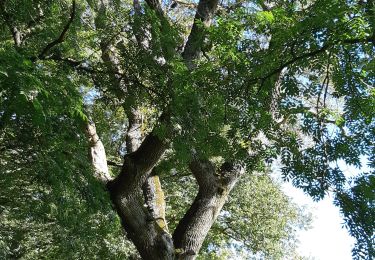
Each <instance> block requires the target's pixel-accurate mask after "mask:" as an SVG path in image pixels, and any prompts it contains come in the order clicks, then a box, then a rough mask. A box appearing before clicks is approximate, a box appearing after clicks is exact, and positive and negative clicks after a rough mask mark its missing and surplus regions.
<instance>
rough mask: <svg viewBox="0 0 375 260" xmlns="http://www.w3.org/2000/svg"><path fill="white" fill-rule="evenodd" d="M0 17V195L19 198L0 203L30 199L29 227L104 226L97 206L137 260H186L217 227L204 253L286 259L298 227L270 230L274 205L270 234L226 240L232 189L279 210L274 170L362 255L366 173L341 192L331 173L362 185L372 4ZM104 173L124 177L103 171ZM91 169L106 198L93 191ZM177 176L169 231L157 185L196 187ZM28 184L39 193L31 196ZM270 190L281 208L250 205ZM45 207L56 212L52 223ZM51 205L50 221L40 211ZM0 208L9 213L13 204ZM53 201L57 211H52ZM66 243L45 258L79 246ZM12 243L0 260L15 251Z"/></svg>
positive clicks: (265, 4) (104, 5)
mask: <svg viewBox="0 0 375 260" xmlns="http://www.w3.org/2000/svg"><path fill="white" fill-rule="evenodd" d="M176 4H177V6H176ZM0 8H1V9H0V10H1V19H2V27H1V31H2V32H3V33H2V36H1V37H2V38H1V56H0V58H1V65H0V80H1V86H2V90H1V96H0V98H1V105H0V117H1V118H0V120H1V121H0V122H1V125H0V128H1V130H2V131H1V137H0V138H1V140H2V145H1V150H2V161H1V162H2V163H1V164H2V168H3V169H4V170H3V171H2V172H4V173H5V174H3V175H4V178H3V179H4V181H3V182H2V184H3V186H5V185H7V183H10V182H15V181H16V180H17V182H19V183H22V182H24V183H25V185H24V186H20V187H16V186H14V185H12V186H11V188H10V189H8V190H7V192H6V193H5V194H7V193H8V194H9V193H12V192H15V191H17V188H18V189H19V188H20V189H22V188H23V187H26V186H27V185H31V186H27V187H30V189H31V190H32V192H31V193H30V195H28V196H29V199H27V200H24V199H25V198H26V197H25V198H23V199H22V200H18V203H19V204H20V205H21V206H22V207H23V206H25V203H26V202H27V203H29V201H31V200H33V199H34V200H36V201H37V202H36V205H40V210H41V211H40V214H42V212H52V214H53V218H52V219H48V218H47V219H45V220H44V221H45V223H43V222H40V221H37V223H38V224H40V225H42V226H43V227H47V226H48V224H51V225H52V224H53V223H54V221H55V220H56V219H57V220H59V221H58V222H59V223H60V224H61V223H64V222H63V220H64V219H66V217H64V214H68V213H67V212H69V211H68V210H67V209H68V208H70V209H72V206H71V205H76V206H75V207H74V208H76V209H77V212H80V214H78V215H76V216H75V217H74V218H71V219H69V223H74V224H72V226H71V227H72V228H73V227H81V226H82V225H83V224H84V223H90V221H94V222H95V221H96V222H95V223H97V224H99V223H105V222H106V221H108V220H109V219H113V218H114V215H113V213H112V212H111V210H109V209H108V210H104V211H98V212H97V214H98V215H100V217H101V218H102V221H100V220H98V219H97V218H95V214H94V213H92V211H95V209H97V208H98V207H102V206H103V207H107V208H108V204H105V203H104V202H103V203H104V204H102V203H98V201H100V200H104V201H105V199H106V198H107V199H108V197H109V198H110V200H111V201H112V204H113V206H114V207H115V209H116V212H117V213H118V216H119V217H120V219H121V225H122V227H123V228H124V230H125V231H126V235H127V237H128V238H129V239H130V240H131V241H132V242H133V243H134V245H135V247H136V248H137V250H138V252H139V253H140V255H141V257H143V258H145V259H173V258H182V259H194V258H195V257H196V256H197V254H198V252H199V250H200V248H201V247H202V245H203V242H204V240H205V238H206V236H207V234H208V231H209V230H210V229H211V227H212V225H213V223H214V222H215V221H216V219H217V218H218V217H219V216H220V217H219V221H218V223H217V225H216V226H214V227H213V231H214V232H213V233H214V234H215V235H214V237H212V239H210V240H209V241H207V242H208V243H212V246H207V245H206V253H210V248H214V247H215V243H216V245H218V244H217V242H215V241H218V240H219V241H222V239H220V238H218V240H215V239H217V237H220V235H218V234H220V232H221V233H224V234H225V235H226V236H227V237H231V239H234V240H238V241H241V242H242V243H243V245H245V246H247V247H248V249H250V250H251V251H252V252H253V253H254V254H256V253H257V252H262V253H263V254H264V255H265V256H267V255H268V256H273V257H277V256H279V254H280V252H281V251H282V250H280V249H278V248H277V247H273V246H274V245H281V246H282V245H283V244H275V241H279V242H280V241H283V240H284V241H285V239H286V241H288V240H287V237H286V235H287V234H286V233H285V232H286V231H287V230H288V229H289V228H290V227H291V225H292V226H293V223H294V225H295V223H296V222H293V221H295V220H296V219H298V217H297V218H296V217H293V215H295V213H291V212H293V207H292V208H277V209H276V210H277V212H280V214H281V215H282V216H284V219H285V221H286V222H285V224H283V225H276V224H272V221H271V220H272V219H274V217H272V216H270V214H269V211H268V210H269V208H268V207H269V206H271V208H272V205H277V203H276V204H272V203H273V202H272V203H270V202H267V203H266V204H267V207H265V208H264V209H262V214H264V216H265V217H264V219H267V220H270V221H269V222H267V223H266V224H264V223H262V226H263V228H258V227H256V226H255V224H254V225H253V226H251V227H248V229H247V230H244V231H243V232H244V233H240V234H238V232H236V230H235V226H243V225H244V223H245V222H241V220H240V219H237V218H235V217H236V216H238V214H243V213H241V212H238V209H237V208H236V206H235V205H242V206H243V208H244V211H246V210H247V209H248V208H249V207H251V205H253V204H256V203H251V204H249V201H244V200H246V199H248V198H244V197H240V196H239V195H238V194H237V195H234V198H233V200H232V204H228V207H227V209H224V211H221V210H222V207H223V205H224V203H225V201H226V200H227V199H228V196H230V193H231V190H232V189H233V188H234V186H235V185H236V183H237V182H238V181H239V180H240V178H243V179H244V183H242V184H240V185H242V186H240V187H243V189H244V191H246V193H247V192H248V191H249V189H250V190H251V186H249V185H252V184H253V183H256V184H257V185H255V186H254V188H255V187H256V189H259V190H258V191H259V192H260V193H258V194H261V195H257V196H255V197H254V198H253V199H254V200H255V201H256V202H259V201H261V200H262V199H264V198H268V199H269V198H273V199H274V202H278V203H284V205H288V202H287V201H285V198H283V197H282V196H281V197H280V191H279V190H278V189H277V188H276V187H275V186H273V184H272V182H271V181H270V180H269V177H267V175H265V174H266V173H267V164H269V163H270V162H272V161H273V160H275V159H276V158H280V160H281V162H282V164H283V166H282V172H283V176H284V178H285V179H286V180H291V181H292V182H293V184H294V185H295V186H297V187H300V188H302V189H303V190H304V191H305V192H306V193H308V194H310V195H311V196H312V197H313V198H314V199H316V200H318V199H321V198H323V197H324V195H325V194H326V193H327V192H329V191H331V192H332V193H333V194H334V195H335V201H336V204H337V205H339V206H340V208H341V210H342V213H343V215H344V217H345V221H346V225H347V227H348V228H349V230H350V233H351V234H352V235H353V236H354V237H356V239H357V244H356V247H355V248H354V250H353V255H354V256H356V257H358V258H361V257H362V258H369V259H370V258H371V257H372V256H373V255H374V248H373V244H374V243H373V242H374V241H373V240H374V234H373V230H374V223H375V222H374V219H373V216H374V214H373V213H374V192H373V190H374V176H373V173H370V172H369V173H363V174H360V175H359V176H357V177H356V178H354V179H353V180H352V181H351V180H346V178H345V176H344V174H343V173H342V171H341V169H340V168H339V167H338V162H340V161H344V162H345V163H347V164H352V165H355V166H357V167H360V166H361V164H360V158H361V157H365V158H366V160H367V161H368V163H369V166H370V169H371V170H372V169H373V168H374V97H375V92H374V88H373V84H374V69H373V68H374V60H373V57H374V19H373V17H374V15H373V12H374V3H373V1H345V2H343V1H326V0H317V1H275V2H272V1H235V2H231V1H228V2H222V3H219V2H218V1H216V0H201V1H199V2H198V3H194V2H182V1H178V2H173V3H170V2H163V3H162V2H159V1H151V0H149V1H146V2H145V3H141V2H139V1H137V0H135V1H134V2H132V3H129V2H126V1H103V0H102V1H74V0H73V1H72V2H70V1H59V2H54V1H22V5H21V4H20V2H19V1H4V0H3V1H0ZM66 10H69V11H68V12H67V11H66ZM327 10H330V11H329V12H327ZM64 11H65V12H64ZM113 117H115V118H113ZM111 118H112V119H111ZM94 121H95V122H96V123H97V128H96V126H95V124H94V123H93V122H94ZM97 129H98V131H97ZM99 136H102V138H100V137H99ZM85 138H86V140H87V141H88V143H87V144H88V146H89V158H90V159H91V160H90V161H87V162H86V161H85V159H81V160H77V159H78V158H84V156H83V155H84V154H85V153H84V152H83V149H84V148H85V146H86V145H85V144H86V143H85V141H84V140H85ZM103 143H104V145H103ZM104 147H105V148H107V150H105V149H104ZM14 158H16V159H14ZM108 159H111V165H115V166H114V167H117V166H116V165H118V164H119V165H120V167H117V168H119V169H118V170H115V169H113V170H112V171H109V170H108V165H107V160H108ZM72 161H74V162H75V163H72ZM89 164H91V167H92V168H89V167H88V165H89ZM28 165H31V167H28ZM48 169H51V171H56V172H59V173H60V174H51V173H50V171H49V170H48ZM90 169H92V173H93V174H92V175H91V176H92V177H95V179H96V180H97V181H98V183H101V184H102V185H103V187H106V191H103V190H101V189H100V188H99V187H100V186H99V187H98V186H97V185H99V184H97V185H94V184H93V181H92V180H90V178H91V177H89V174H88V173H90ZM27 172H30V173H34V174H35V176H36V177H35V179H34V178H28V177H30V176H28V175H26V176H25V173H27ZM75 172H80V173H82V176H81V175H77V174H73V173H75ZM187 173H189V174H191V175H190V178H191V177H194V178H195V181H196V182H195V187H196V190H197V194H196V196H195V198H194V199H193V200H192V201H191V204H190V205H188V207H187V210H186V213H185V214H184V215H183V216H182V218H181V219H178V220H177V219H176V220H174V219H172V221H171V222H170V225H171V226H170V227H169V228H168V225H167V220H166V205H165V199H164V192H163V190H162V189H161V181H160V178H161V180H162V184H163V186H166V188H167V190H168V186H169V190H168V193H169V194H173V192H176V185H172V183H173V181H172V180H173V178H174V179H175V180H180V181H181V183H182V184H183V185H184V186H186V185H191V182H187V181H184V180H185V179H186V178H187V177H186V176H185V175H187ZM256 173H258V174H256ZM258 175H259V176H258ZM50 179H51V182H50V183H49V181H50ZM23 180H24V181H23ZM163 180H164V181H163ZM37 183H41V184H43V185H42V186H40V191H39V193H38V192H37V190H38V184H37ZM240 183H241V182H240ZM26 184H27V185H26ZM243 185H245V186H243ZM264 185H265V186H266V187H267V189H266V190H274V191H275V192H274V193H273V194H271V195H270V197H268V196H264V195H262V193H261V191H262V187H263V186H264ZM184 186H182V187H183V188H184ZM59 187H60V188H59ZM83 187H87V190H82V189H83ZM186 187H187V186H186ZM245 187H248V188H247V189H245ZM249 187H250V188H249ZM59 189H60V191H59ZM52 191H53V192H52ZM263 191H264V189H263ZM186 192H189V191H186ZM26 194H28V193H26ZM36 194H39V195H36ZM48 194H55V196H58V198H59V199H61V202H59V203H58V207H57V206H56V205H57V204H56V203H55V201H56V199H57V198H56V199H54V198H53V196H49V195H48ZM235 194H236V193H235ZM247 194H249V196H250V195H251V194H257V193H256V192H254V193H247ZM61 195H63V196H61ZM81 196H87V197H81ZM49 197H52V200H51V202H50V203H41V202H40V200H41V198H43V200H46V198H49ZM1 198H2V199H3V200H5V202H6V203H5V204H4V205H11V204H13V205H14V202H12V201H9V199H7V198H9V195H7V196H3V195H2V197H1ZM64 200H65V201H66V203H67V204H66V205H70V206H69V207H68V206H66V207H65V206H61V205H64ZM168 200H169V201H168V202H171V204H172V205H173V203H176V202H175V201H174V200H172V199H168ZM266 201H267V199H266ZM282 201H284V202H282ZM233 202H236V204H233ZM250 202H251V200H250ZM81 203H83V204H84V205H85V206H82V204H81ZM53 204H55V206H53ZM60 204H61V205H60ZM29 205H33V204H29ZM104 205H106V206H104ZM87 206H88V207H87ZM45 207H49V209H46V208H45ZM84 207H87V208H84ZM167 209H169V208H167ZM257 209H258V207H257ZM56 210H57V213H53V212H55V211H56ZM58 210H62V212H58ZM294 210H295V209H294ZM249 211H250V212H254V211H253V210H249ZM13 212H14V211H12V212H10V211H8V210H6V209H5V208H4V209H2V213H1V214H2V218H4V219H6V220H10V219H12V218H14V217H13V215H12V214H13ZM35 212H38V211H35ZM103 212H105V214H103ZM220 212H222V214H221V215H219V213H220ZM167 213H168V214H169V216H170V217H172V218H173V217H177V216H181V215H182V214H181V213H175V211H173V210H167ZM168 214H167V215H168ZM16 215H17V214H16ZM37 215H38V214H37ZM72 215H73V214H71V213H69V217H70V216H72ZM81 215H82V217H79V216H81ZM297 215H298V214H297ZM18 216H21V217H20V221H22V220H27V219H28V217H27V216H23V217H22V214H20V215H18ZM65 216H66V215H65ZM246 216H247V219H246V222H247V221H249V222H250V223H253V222H251V214H250V215H246ZM74 219H76V221H73V220H74ZM264 219H263V220H264ZM293 219H294V220H293ZM82 220H83V221H82ZM236 220H238V221H236ZM258 222H259V219H258V220H255V223H258ZM263 222H265V221H263ZM4 223H7V222H4ZM18 223H19V222H17V221H15V222H12V223H9V224H5V225H6V226H5V227H6V228H8V229H9V228H10V229H11V230H12V231H10V233H9V234H11V235H10V236H11V237H8V239H6V240H4V241H22V236H23V234H24V229H22V228H19V226H20V224H18ZM33 223H34V222H33ZM12 225H13V226H17V228H16V227H12ZM232 225H233V226H232ZM268 225H270V226H272V227H274V228H275V230H276V231H275V234H272V231H273V230H274V229H266V230H265V228H264V227H267V226H268ZM62 226H66V224H63V225H62ZM94 226H95V225H94ZM112 228H113V230H109V229H107V228H104V227H103V229H101V228H100V225H99V227H98V228H97V229H98V230H102V232H103V237H106V240H105V241H111V239H115V237H116V232H114V230H117V232H118V229H116V225H114V226H112ZM170 228H171V230H173V233H172V235H171V232H170V231H169V229H170ZM33 229H36V227H33ZM53 230H55V229H53ZM67 230H71V229H67ZM82 230H83V231H85V234H87V236H90V234H93V233H92V232H93V230H92V229H91V228H88V227H87V228H85V229H82ZM215 230H216V232H215ZM263 230H265V231H263ZM13 231H14V232H13ZM55 231H56V230H55ZM259 231H261V232H260V233H259ZM52 232H53V231H52ZM94 232H97V231H94ZM267 232H270V233H267ZM4 234H6V233H4ZM43 234H45V235H46V234H50V233H48V232H44V233H43ZM61 234H64V232H59V235H61ZM249 234H251V236H250V239H248V236H249ZM259 235H260V236H259ZM13 236H14V237H13ZM50 236H53V237H56V238H58V237H59V236H55V235H50ZM215 236H217V237H216V238H215ZM262 236H263V237H269V238H270V239H269V240H268V241H267V240H265V239H261V237H262ZM27 237H28V238H30V236H27ZM68 237H69V235H68V234H65V236H64V235H61V237H60V238H58V240H57V241H59V240H60V241H64V243H66V242H70V243H73V242H74V241H76V240H69V239H67V238H68ZM96 238H97V239H99V238H98V237H96ZM249 240H250V241H249ZM257 241H259V244H257ZM9 243H10V245H11V246H10V247H13V248H9ZM9 243H8V242H6V243H5V245H4V247H6V251H4V252H9V251H11V252H16V253H17V252H18V251H17V250H20V249H19V246H18V244H17V243H15V244H14V245H12V242H9ZM30 243H31V242H28V244H30ZM77 243H79V244H80V246H82V247H86V246H85V242H79V241H77ZM91 243H93V244H95V245H98V253H97V254H95V255H104V256H105V255H106V254H111V253H110V252H112V251H113V250H115V251H118V256H119V257H121V256H122V257H125V256H128V255H129V251H126V250H125V249H124V248H128V247H119V248H118V250H117V249H116V246H115V245H114V244H113V243H112V242H108V244H109V245H107V246H106V247H103V246H99V245H100V242H99V241H98V242H95V243H94V242H90V244H91ZM122 243H123V244H124V243H126V242H125V240H123V242H122ZM262 243H263V244H262ZM267 243H268V244H267ZM31 245H32V243H31ZM268 245H272V246H271V247H269V246H268ZM87 246H89V245H87ZM284 246H285V245H284ZM31 247H32V246H30V248H31ZM38 248H39V247H38ZM41 248H46V249H45V250H51V248H53V247H52V246H51V247H50V246H48V245H45V246H42V247H41ZM67 248H68V247H65V249H67ZM282 248H283V247H282ZM284 248H285V247H284ZM60 249H61V248H60V247H59V248H57V249H56V250H55V251H53V250H51V251H50V252H51V254H58V253H57V252H58V250H60ZM23 250H24V251H23V253H24V252H29V250H28V249H23ZM100 250H104V251H100ZM37 253H38V252H37ZM70 253H71V254H73V257H79V256H78V255H74V252H70ZM94 253H95V252H94ZM20 254H21V253H20Z"/></svg>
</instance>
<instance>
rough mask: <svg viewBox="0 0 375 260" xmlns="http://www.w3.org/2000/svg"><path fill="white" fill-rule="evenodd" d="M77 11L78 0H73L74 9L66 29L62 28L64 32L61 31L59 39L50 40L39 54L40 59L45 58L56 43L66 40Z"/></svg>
mask: <svg viewBox="0 0 375 260" xmlns="http://www.w3.org/2000/svg"><path fill="white" fill-rule="evenodd" d="M75 12H76V0H73V1H72V10H71V12H70V18H69V20H68V22H67V24H66V25H65V27H64V29H63V30H62V32H61V33H60V35H59V37H58V38H57V39H55V40H54V41H52V42H50V43H49V44H48V45H47V46H46V47H45V48H44V49H43V50H42V52H41V53H40V54H39V55H38V58H39V59H43V58H45V56H46V55H47V54H48V52H49V51H50V50H51V49H52V48H53V47H55V46H56V45H58V44H60V43H62V42H63V41H64V40H65V36H66V33H67V31H68V30H69V27H70V25H71V24H72V22H73V20H74V16H75Z"/></svg>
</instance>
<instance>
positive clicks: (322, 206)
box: [282, 183, 355, 260]
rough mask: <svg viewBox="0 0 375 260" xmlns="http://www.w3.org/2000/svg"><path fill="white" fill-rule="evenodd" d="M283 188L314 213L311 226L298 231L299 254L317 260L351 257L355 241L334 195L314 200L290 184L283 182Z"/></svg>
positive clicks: (343, 259)
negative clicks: (347, 228)
mask: <svg viewBox="0 0 375 260" xmlns="http://www.w3.org/2000/svg"><path fill="white" fill-rule="evenodd" d="M282 188H283V190H284V192H285V193H286V194H287V195H288V196H290V197H292V199H293V201H294V202H295V203H297V204H298V205H301V206H302V205H307V210H309V211H310V212H311V213H312V215H313V220H312V223H311V226H312V228H311V229H309V230H306V231H305V230H302V231H299V232H298V238H299V241H300V244H299V246H298V252H299V254H300V255H301V256H306V257H311V258H312V259H316V260H351V259H352V257H351V249H352V248H353V245H354V242H355V240H354V239H353V238H352V237H351V236H349V234H348V232H347V231H346V229H345V228H343V227H342V223H343V222H344V221H343V219H342V217H341V216H340V213H339V209H338V208H337V207H335V206H334V205H333V198H332V197H326V198H325V199H324V200H322V201H319V202H314V201H313V200H312V199H311V198H310V197H308V196H307V195H305V194H304V193H303V191H302V190H300V189H297V188H294V187H293V186H292V185H291V184H290V183H285V184H283V186H282Z"/></svg>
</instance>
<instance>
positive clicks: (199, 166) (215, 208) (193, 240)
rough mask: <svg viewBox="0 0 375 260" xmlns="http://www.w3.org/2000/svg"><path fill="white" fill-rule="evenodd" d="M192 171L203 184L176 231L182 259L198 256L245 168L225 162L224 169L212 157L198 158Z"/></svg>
mask: <svg viewBox="0 0 375 260" xmlns="http://www.w3.org/2000/svg"><path fill="white" fill-rule="evenodd" d="M190 170H191V172H192V173H193V175H194V177H195V178H196V180H197V183H198V185H199V191H198V194H197V196H196V198H195V200H194V202H193V204H192V205H191V207H190V208H189V210H188V211H187V212H186V214H185V216H184V217H183V218H182V219H181V221H180V222H179V224H178V226H177V228H176V230H175V231H174V233H173V240H174V244H175V247H176V251H177V252H179V253H180V255H179V259H195V258H196V257H197V255H198V252H199V250H200V248H201V246H202V243H203V241H204V239H205V238H206V236H207V233H208V231H209V230H210V228H211V226H212V224H213V223H214V222H215V220H216V218H217V217H218V215H219V212H220V211H221V209H222V207H223V205H224V203H225V202H226V200H227V198H228V195H229V193H230V191H231V190H232V188H233V187H234V185H235V184H236V182H237V180H238V179H239V177H240V176H241V175H242V174H243V172H244V169H243V168H242V167H241V166H240V165H234V164H231V163H224V164H223V165H222V167H221V169H220V170H216V168H215V166H214V164H213V163H212V162H210V161H208V160H198V159H194V160H193V161H192V162H191V163H190Z"/></svg>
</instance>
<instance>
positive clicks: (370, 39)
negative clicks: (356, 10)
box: [250, 35, 375, 93]
mask: <svg viewBox="0 0 375 260" xmlns="http://www.w3.org/2000/svg"><path fill="white" fill-rule="evenodd" d="M339 43H343V44H356V43H373V44H375V35H371V36H369V37H367V38H354V39H346V40H338V41H335V42H332V43H327V44H326V45H323V46H322V47H321V48H320V49H317V50H314V51H311V52H307V53H303V54H301V55H300V56H295V57H294V58H292V59H290V60H289V61H287V62H285V63H283V64H282V65H280V66H279V67H277V68H275V69H273V70H272V71H270V72H269V73H267V74H266V75H265V76H263V77H257V78H254V79H252V80H250V82H257V81H259V80H260V81H264V80H266V79H268V78H270V77H272V76H273V75H275V74H277V73H280V72H281V71H282V70H283V69H284V68H286V67H288V66H290V65H292V64H294V63H296V62H298V61H300V60H302V59H304V58H310V57H314V56H316V55H318V54H320V53H323V52H324V51H326V50H328V49H329V48H331V47H333V46H335V45H337V44H339ZM259 91H260V88H259V89H258V92H257V93H259Z"/></svg>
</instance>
